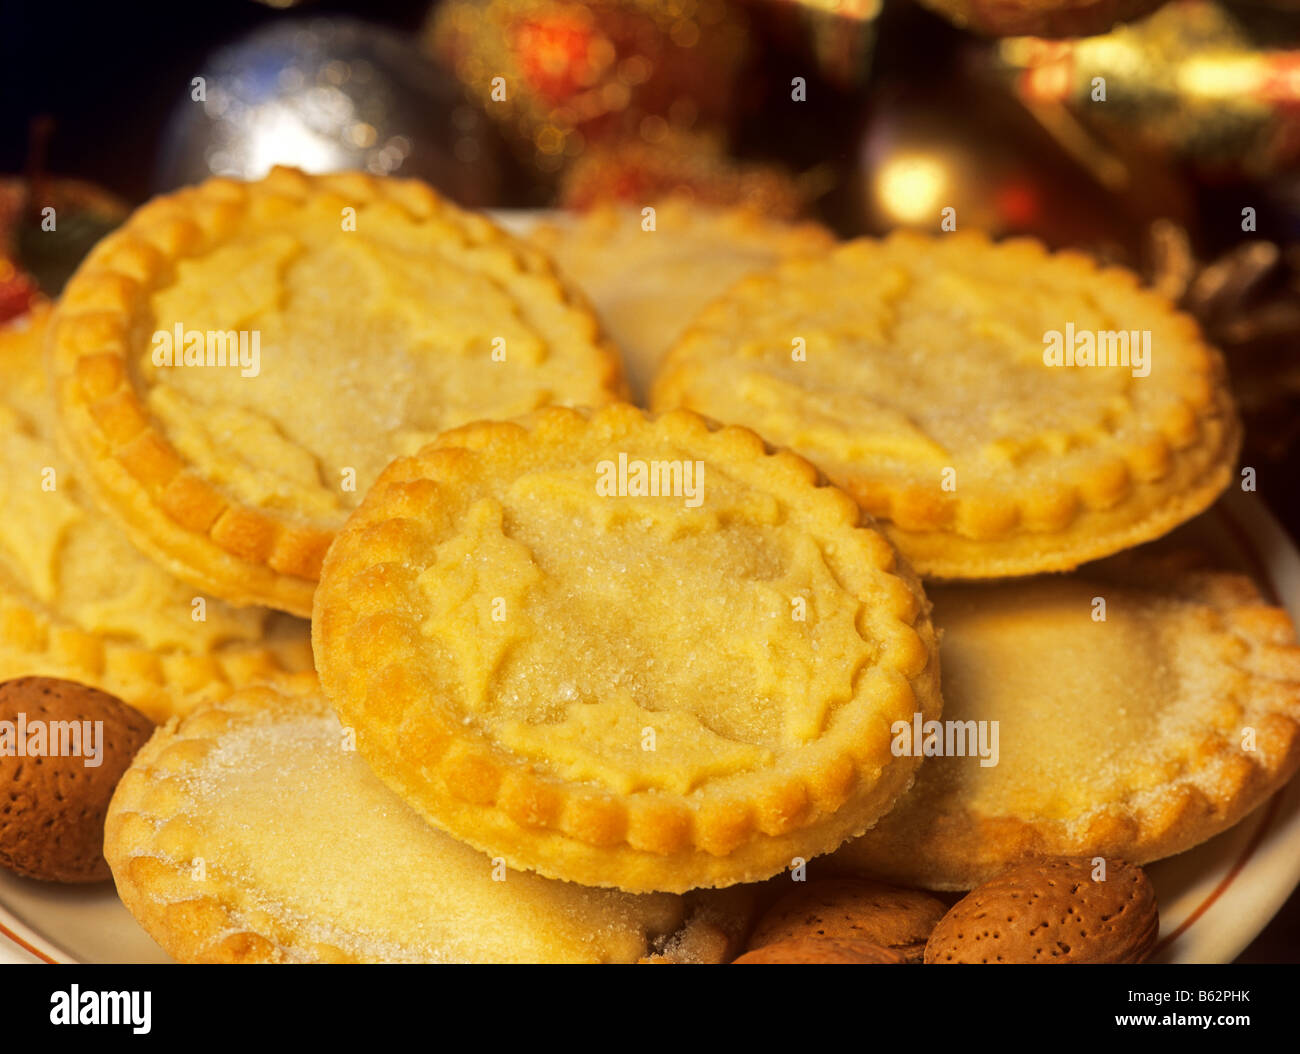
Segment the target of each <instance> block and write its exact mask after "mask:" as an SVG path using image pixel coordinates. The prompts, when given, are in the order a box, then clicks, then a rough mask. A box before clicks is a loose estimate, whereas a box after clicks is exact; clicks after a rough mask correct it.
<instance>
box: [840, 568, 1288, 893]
mask: <svg viewBox="0 0 1300 1054" xmlns="http://www.w3.org/2000/svg"><path fill="white" fill-rule="evenodd" d="M1185 562H1186V559H1185V554H1183V553H1177V552H1175V553H1171V554H1169V555H1168V556H1167V557H1164V558H1159V559H1156V560H1154V561H1152V562H1151V563H1150V564H1146V563H1145V562H1144V559H1143V557H1141V556H1133V557H1130V556H1128V554H1125V555H1123V556H1121V557H1118V558H1116V559H1115V560H1114V561H1112V562H1111V563H1112V566H1113V567H1114V569H1115V570H1114V571H1113V572H1112V573H1114V574H1115V575H1117V576H1118V575H1121V574H1122V575H1124V577H1123V578H1119V577H1117V578H1116V581H1121V582H1125V581H1127V582H1132V581H1134V580H1135V578H1136V579H1138V580H1139V581H1143V582H1145V583H1147V584H1152V585H1156V586H1161V585H1164V584H1165V582H1166V581H1167V579H1165V578H1163V577H1162V576H1164V575H1166V574H1177V575H1178V576H1179V579H1178V581H1179V585H1178V586H1177V587H1175V588H1177V590H1178V591H1179V593H1180V595H1182V596H1184V597H1186V598H1187V599H1190V600H1192V601H1199V602H1201V603H1204V604H1207V605H1208V606H1210V607H1211V608H1213V609H1214V610H1216V611H1217V612H1218V613H1219V615H1220V616H1221V618H1222V619H1223V622H1224V626H1225V627H1226V628H1223V629H1220V630H1219V631H1217V634H1216V635H1217V636H1218V637H1219V638H1221V640H1222V642H1223V644H1224V647H1222V648H1221V649H1220V653H1221V658H1222V662H1223V663H1224V664H1226V665H1229V666H1231V667H1233V668H1234V669H1235V670H1236V671H1238V672H1239V673H1241V674H1243V675H1244V676H1246V677H1247V678H1249V684H1250V690H1249V691H1248V692H1247V693H1245V694H1244V697H1241V696H1238V697H1234V699H1233V701H1234V702H1237V703H1238V704H1240V705H1241V706H1242V718H1241V721H1240V722H1239V724H1240V725H1241V726H1243V727H1253V728H1255V729H1256V732H1257V740H1256V750H1255V751H1254V752H1253V753H1251V752H1246V751H1242V750H1240V749H1239V748H1238V746H1237V745H1236V744H1237V741H1236V739H1234V738H1233V737H1231V736H1226V735H1215V736H1211V737H1207V738H1204V739H1202V740H1200V741H1198V743H1197V744H1196V747H1197V748H1198V749H1199V750H1201V751H1204V752H1207V753H1208V754H1209V755H1210V756H1209V757H1208V758H1206V759H1202V760H1201V761H1200V762H1199V763H1198V767H1197V768H1196V769H1195V770H1193V771H1192V772H1190V773H1187V774H1184V775H1183V776H1180V777H1179V778H1178V779H1177V780H1175V781H1173V782H1172V784H1163V785H1161V786H1160V787H1156V788H1151V789H1147V790H1143V791H1138V792H1135V793H1133V794H1131V795H1129V796H1128V797H1127V798H1126V799H1125V800H1123V801H1121V802H1110V803H1105V804H1103V805H1099V806H1095V807H1094V808H1092V809H1091V810H1088V811H1087V812H1085V813H1082V814H1080V816H1078V817H1075V818H1074V819H1073V820H1070V821H1065V820H1023V819H1021V818H1019V817H1016V816H988V815H985V814H983V813H979V812H976V811H974V810H971V809H956V810H953V811H952V812H950V813H947V814H944V815H942V817H941V819H942V820H943V830H942V831H941V832H935V831H929V832H927V833H926V834H925V835H913V834H911V833H907V832H905V833H903V834H902V835H899V834H897V833H896V832H895V831H894V830H893V828H892V827H889V826H885V827H883V828H882V827H880V826H878V827H876V828H875V829H874V830H872V831H870V832H868V833H867V834H866V835H865V836H864V837H863V838H862V839H860V840H858V841H855V842H854V843H851V844H849V845H846V846H845V847H844V849H843V850H842V851H841V852H840V853H838V854H836V856H835V857H832V858H831V859H829V860H828V861H826V863H827V865H828V867H829V868H830V869H832V870H836V871H838V870H848V871H850V872H862V871H865V872H867V873H869V874H871V875H874V876H877V877H879V878H882V879H885V880H887V881H894V882H900V883H906V884H913V885H917V886H920V887H922V888H926V889H934V890H953V891H955V890H966V889H973V888H975V887H976V886H978V885H980V884H981V883H983V882H986V881H988V880H989V879H991V878H993V877H995V876H996V875H997V874H998V873H999V872H1001V871H1003V870H1005V869H1006V868H1008V867H1010V866H1013V865H1015V864H1018V863H1020V862H1021V861H1023V860H1025V859H1027V858H1032V857H1078V856H1088V857H1091V856H1104V857H1107V858H1110V859H1114V858H1118V859H1123V860H1127V861H1130V862H1132V863H1135V864H1148V863H1151V862H1153V861H1155V860H1161V859H1164V858H1165V857H1168V856H1174V855H1175V854H1177V853H1181V852H1184V851H1186V850H1188V849H1191V848H1193V847H1194V846H1197V845H1199V844H1201V843H1202V842H1204V841H1207V840H1208V839H1210V838H1213V837H1214V836H1215V835H1217V834H1220V833H1222V832H1223V831H1226V830H1227V829H1228V828H1230V827H1232V826H1234V825H1236V824H1237V823H1238V822H1240V821H1241V820H1243V819H1244V818H1245V817H1246V816H1248V815H1249V814H1250V813H1251V812H1253V811H1254V810H1255V809H1257V808H1258V807H1259V806H1260V805H1261V804H1262V803H1263V802H1264V801H1266V800H1267V799H1268V797H1269V796H1270V795H1272V794H1273V793H1275V792H1276V791H1277V790H1279V789H1280V788H1281V787H1283V786H1284V785H1285V784H1286V783H1287V782H1288V781H1289V780H1290V779H1291V778H1292V776H1294V775H1295V773H1296V771H1297V770H1298V769H1300V642H1297V639H1296V631H1295V627H1294V626H1293V624H1292V622H1291V619H1290V617H1289V616H1288V615H1287V614H1286V612H1285V611H1283V610H1282V609H1280V608H1277V607H1274V606H1272V605H1270V604H1268V603H1267V602H1265V601H1264V599H1263V597H1262V596H1260V594H1259V591H1258V588H1257V587H1256V586H1255V584H1254V583H1253V582H1252V581H1251V580H1250V579H1249V578H1247V577H1246V576H1244V575H1240V574H1236V573H1231V572H1216V571H1185V570H1183V569H1182V565H1183V564H1185ZM1233 594H1235V595H1236V598H1237V599H1236V600H1235V601H1234V600H1233V599H1232V597H1233ZM1233 642H1235V643H1243V642H1244V643H1246V644H1247V645H1248V648H1249V650H1248V654H1249V655H1254V654H1255V652H1256V649H1261V650H1262V649H1267V650H1268V651H1269V653H1270V658H1271V661H1272V662H1273V664H1274V665H1276V666H1278V667H1280V668H1282V670H1283V673H1282V674H1281V675H1280V676H1274V675H1269V674H1264V673H1261V672H1259V671H1256V670H1254V669H1252V668H1251V667H1249V666H1247V665H1245V664H1244V662H1243V660H1242V658H1241V657H1240V655H1239V649H1238V648H1236V647H1231V646H1228V645H1230V644H1231V643H1233ZM1288 668H1289V669H1291V670H1293V671H1295V672H1294V673H1286V672H1285V671H1286V669H1288ZM1261 699H1263V700H1267V701H1266V702H1260V701H1259V700H1261ZM1279 704H1282V705H1283V706H1284V709H1278V708H1277V707H1278V706H1279ZM1171 787H1172V788H1173V793H1172V794H1171V793H1170V788H1171ZM898 815H899V816H901V815H904V813H901V812H900V813H899V814H898ZM895 819H897V816H896V817H895ZM1078 824H1086V829H1085V830H1084V831H1082V832H1081V833H1080V832H1077V831H1075V830H1072V829H1071V828H1072V826H1073V825H1078Z"/></svg>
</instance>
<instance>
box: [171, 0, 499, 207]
mask: <svg viewBox="0 0 1300 1054" xmlns="http://www.w3.org/2000/svg"><path fill="white" fill-rule="evenodd" d="M500 147H501V144H500V140H499V136H498V135H497V133H496V130H495V129H493V128H492V127H491V124H490V122H488V121H487V120H485V119H484V117H483V116H482V114H481V113H479V112H478V111H477V110H476V109H475V108H474V107H473V106H469V105H467V104H466V103H465V101H464V100H463V99H462V97H461V92H460V86H459V84H457V82H456V80H455V79H454V78H453V77H451V76H450V75H449V74H447V73H446V72H444V71H442V70H440V69H438V67H437V66H435V65H434V64H433V63H432V62H430V61H429V60H428V59H427V58H426V57H425V56H424V55H423V54H421V52H420V51H419V49H418V48H417V47H416V46H415V45H414V44H413V43H412V42H411V41H409V40H408V39H407V37H405V36H403V35H402V34H399V33H396V32H393V31H391V30H388V29H383V28H379V27H376V26H372V25H367V24H366V23H364V22H359V21H356V20H353V19H348V18H320V17H314V18H294V19H288V20H285V21H277V22H274V23H272V24H270V25H268V26H265V27H263V28H260V29H257V30H255V31H254V32H252V33H250V34H248V35H247V36H245V37H243V38H242V39H240V40H237V41H236V42H235V43H233V44H230V45H229V46H227V47H224V48H222V49H221V50H219V51H217V52H215V53H214V54H213V55H212V56H211V57H210V58H209V59H208V60H207V61H206V62H205V63H204V64H203V66H202V68H201V69H200V70H199V71H198V73H197V74H196V76H195V77H194V78H193V79H192V80H191V81H190V83H188V84H186V85H184V86H183V95H182V97H181V99H180V100H179V101H178V102H177V104H176V107H175V110H174V111H173V115H172V118H171V121H170V123H169V125H168V128H167V131H166V133H165V135H164V138H163V147H162V151H161V156H160V158H159V164H158V169H157V179H156V183H157V187H158V189H159V190H168V189H171V188H173V187H176V186H180V185H183V184H188V183H196V182H199V181H200V180H203V179H206V178H207V177H209V176H213V175H226V176H234V177H237V178H240V179H257V178H259V177H261V176H263V175H265V174H266V173H267V172H268V171H269V170H270V169H271V167H272V166H273V165H277V164H287V165H295V166H297V167H299V168H302V169H305V170H306V171H308V172H327V171H334V170H338V169H360V170H362V171H366V172H371V173H374V174H376V175H385V176H386V175H393V176H414V177H418V178H420V179H423V180H425V181H427V182H429V183H431V184H433V185H434V186H435V187H437V188H438V189H439V190H441V191H442V192H444V193H445V194H447V195H448V196H449V197H451V198H453V199H455V200H457V201H459V202H461V203H463V204H466V205H487V204H493V203H495V201H496V198H497V193H498V190H499V187H500V183H501V180H502V172H501V164H500V161H501V148H500Z"/></svg>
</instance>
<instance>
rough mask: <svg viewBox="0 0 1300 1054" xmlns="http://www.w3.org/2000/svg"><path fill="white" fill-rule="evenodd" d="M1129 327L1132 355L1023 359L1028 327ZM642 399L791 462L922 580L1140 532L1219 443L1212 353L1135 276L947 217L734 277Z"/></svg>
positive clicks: (1184, 491) (1139, 536)
mask: <svg viewBox="0 0 1300 1054" xmlns="http://www.w3.org/2000/svg"><path fill="white" fill-rule="evenodd" d="M1070 327H1073V329H1071V328H1070ZM1134 332H1135V333H1137V334H1138V337H1137V340H1138V342H1139V343H1141V342H1142V341H1143V339H1144V338H1143V337H1142V334H1143V333H1144V332H1147V333H1150V342H1151V349H1150V355H1149V358H1148V359H1147V360H1146V364H1145V366H1144V367H1143V366H1136V364H1133V363H1132V362H1131V361H1130V363H1129V364H1126V365H1105V366H1084V365H1078V366H1053V365H1049V364H1048V363H1047V362H1046V361H1045V357H1044V353H1045V350H1046V349H1047V347H1048V335H1049V334H1050V333H1056V334H1057V335H1058V336H1059V338H1060V340H1061V341H1064V340H1065V339H1066V335H1067V334H1073V337H1074V339H1075V340H1084V339H1090V340H1093V342H1094V347H1097V346H1100V344H1101V342H1103V341H1104V342H1105V345H1106V348H1107V349H1108V354H1109V349H1110V348H1112V347H1113V348H1115V349H1116V351H1117V352H1118V350H1119V348H1120V345H1119V343H1118V340H1119V338H1118V336H1116V337H1115V340H1116V343H1115V344H1114V345H1112V344H1111V343H1110V337H1109V336H1105V335H1107V334H1116V335H1117V334H1121V333H1122V334H1124V335H1125V336H1124V340H1125V341H1126V342H1127V341H1129V340H1130V338H1129V336H1128V334H1130V333H1134ZM1085 333H1087V334H1089V337H1087V338H1084V336H1083V334H1085ZM1099 334H1100V335H1102V336H1099ZM798 342H802V350H803V354H804V358H803V359H798V358H796V356H797V355H798V354H799V352H800V348H799V343H798ZM1125 347H1127V344H1125ZM1135 368H1136V369H1137V371H1138V374H1139V375H1137V376H1135V375H1134V369H1135ZM1143 368H1147V369H1149V374H1147V375H1145V376H1143V375H1141V370H1142V369H1143ZM651 403H652V406H653V407H654V408H655V409H657V410H664V409H668V408H670V407H674V406H684V407H687V408H689V409H693V410H697V411H699V412H700V413H706V414H709V415H710V416H713V417H717V418H720V419H722V420H727V421H734V422H736V423H739V424H743V425H746V426H747V427H750V428H753V429H755V430H756V431H757V432H759V433H760V434H761V435H763V436H765V437H766V438H767V439H768V440H770V441H771V442H774V443H778V444H781V445H785V446H789V447H790V448H791V449H794V450H797V451H799V452H800V453H802V454H804V455H805V456H807V457H809V458H811V459H812V460H813V461H815V462H816V463H817V464H818V465H819V466H820V467H821V468H822V469H823V471H825V472H826V474H827V475H828V476H829V477H830V478H831V480H832V481H833V482H835V483H837V484H838V485H839V486H841V487H843V488H844V489H845V490H847V491H848V492H849V493H850V494H852V495H853V496H854V497H855V498H856V499H857V500H858V501H859V502H860V503H861V504H862V506H863V507H864V508H865V509H866V510H867V511H868V512H870V513H871V514H872V515H873V516H875V517H876V518H877V519H879V520H881V521H882V525H883V527H884V529H885V530H886V532H887V533H888V534H889V536H890V538H891V539H892V540H893V541H894V543H895V544H896V545H897V546H898V548H899V550H900V551H901V552H902V553H903V554H904V555H905V556H907V557H908V559H909V560H910V561H911V563H912V565H913V566H914V567H915V568H916V569H917V571H918V573H920V574H921V575H922V576H923V577H933V578H956V579H961V578H998V577H1007V576H1013V575H1023V574H1031V573H1036V572H1040V571H1063V570H1070V569H1073V568H1074V567H1076V566H1078V565H1079V564H1081V563H1083V562H1085V561H1088V560H1092V559H1096V558H1099V557H1103V556H1108V555H1110V554H1112V553H1115V552H1118V551H1120V550H1122V549H1124V548H1128V547H1131V546H1133V545H1136V544H1138V543H1140V542H1143V541H1148V540H1150V539H1152V538H1155V537H1158V536H1159V535H1161V534H1163V533H1165V532H1167V531H1169V530H1170V529H1172V528H1173V527H1175V526H1176V525H1177V524H1179V523H1182V522H1183V521H1185V520H1187V519H1190V518H1191V517H1192V516H1195V515H1196V514H1197V513H1199V512H1201V511H1202V510H1204V509H1205V508H1206V507H1207V506H1208V505H1209V504H1210V503H1211V502H1213V500H1214V499H1215V497H1217V495H1218V494H1219V493H1221V492H1222V490H1223V489H1224V488H1225V487H1226V486H1227V485H1228V483H1229V482H1230V480H1231V479H1232V470H1233V465H1234V464H1235V460H1236V456H1237V451H1238V449H1239V447H1240V443H1241V429H1240V424H1239V422H1238V419H1237V416H1236V411H1235V408H1234V406H1233V403H1232V399H1231V396H1230V395H1229V393H1228V390H1227V387H1226V383H1225V378H1224V368H1223V362H1222V358H1221V356H1220V355H1219V354H1218V353H1217V352H1216V351H1214V350H1213V349H1212V348H1210V347H1208V346H1207V345H1205V344H1204V343H1203V342H1202V341H1201V338H1200V334H1199V331H1198V329H1197V327H1196V323H1195V322H1194V321H1193V320H1192V319H1191V318H1190V317H1188V316H1185V315H1182V314H1179V313H1178V312H1176V311H1175V310H1174V309H1173V308H1172V307H1171V306H1170V305H1169V304H1168V303H1166V302H1165V301H1164V300H1162V299H1161V298H1159V297H1157V296H1156V295H1155V294H1153V293H1150V292H1148V291H1145V290H1143V289H1141V288H1139V287H1138V284H1137V278H1136V276H1134V275H1132V274H1131V273H1129V272H1127V271H1123V270H1120V269H1118V268H1101V267H1098V266H1097V265H1096V264H1095V263H1094V262H1093V261H1091V260H1090V259H1089V258H1087V257H1085V256H1083V255H1081V254H1078V253H1070V252H1061V253H1054V254H1049V253H1048V252H1046V251H1045V250H1044V249H1043V247H1042V246H1041V245H1039V244H1038V243H1036V242H1032V241H1029V240H1023V239H1022V240H1013V241H1007V242H1003V243H1001V244H997V245H994V244H992V243H991V242H989V240H988V239H987V238H985V237H984V236H982V235H977V234H964V233H959V234H948V235H941V236H937V237H926V236H923V235H919V234H913V233H899V234H894V235H892V236H890V237H889V238H887V239H885V240H883V241H873V240H870V239H862V240H859V241H856V242H851V243H848V244H845V245H844V246H842V247H841V248H839V249H837V250H835V251H834V252H833V253H830V254H828V255H827V256H825V257H823V258H821V259H820V260H816V261H807V260H803V261H796V262H794V263H790V264H786V265H784V266H782V267H781V268H778V269H776V270H774V271H772V272H770V273H768V274H765V275H760V276H755V277H751V278H748V279H745V280H744V281H743V282H741V283H740V284H738V285H737V286H736V287H734V288H733V289H732V291H731V292H730V293H728V294H727V295H726V296H725V297H723V298H722V299H720V300H719V301H717V302H715V303H714V304H713V305H712V306H710V307H709V308H708V309H706V310H705V311H704V312H703V313H702V314H701V315H700V316H699V317H698V318H697V319H696V321H695V323H694V324H693V325H692V327H691V329H690V330H689V331H688V332H687V334H686V335H685V336H684V337H683V338H682V340H681V342H680V343H679V344H678V345H677V347H676V348H674V349H673V351H672V352H671V353H670V354H669V356H668V358H667V360H666V362H665V363H664V367H663V370H662V371H661V373H660V375H659V377H658V379H657V380H656V382H655V387H654V392H653V396H652V400H651Z"/></svg>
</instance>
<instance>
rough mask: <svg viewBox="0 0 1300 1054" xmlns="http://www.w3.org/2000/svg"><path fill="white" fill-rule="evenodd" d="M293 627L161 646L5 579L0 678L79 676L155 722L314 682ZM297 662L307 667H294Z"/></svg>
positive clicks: (306, 643) (276, 622) (277, 618)
mask: <svg viewBox="0 0 1300 1054" xmlns="http://www.w3.org/2000/svg"><path fill="white" fill-rule="evenodd" d="M50 313H51V309H50V308H48V307H41V308H39V309H37V310H36V311H34V312H33V313H32V315H31V317H30V318H29V319H28V324H29V325H30V326H31V327H33V328H36V327H41V326H45V325H48V321H49V316H50ZM37 336H38V337H39V334H37ZM14 350H15V351H16V350H17V348H16V347H15V348H14ZM82 482H83V480H82V479H80V478H79V479H78V483H82ZM141 559H142V560H144V559H147V558H146V557H144V556H142V557H141ZM2 578H3V576H0V579H2ZM55 614H57V612H55ZM293 632H294V627H293V626H292V624H291V623H290V621H289V617H288V616H286V615H284V614H280V613H276V612H271V613H269V618H268V625H267V632H266V633H265V634H264V635H263V637H262V639H261V640H258V641H238V642H233V641H232V642H226V643H223V644H219V645H217V646H216V647H215V648H214V649H213V650H211V651H207V652H185V651H178V650H175V649H167V650H164V651H157V650H155V649H152V648H148V647H145V646H144V645H143V644H141V643H139V642H138V641H130V640H124V639H122V638H120V637H117V636H113V637H103V636H101V635H99V634H95V633H89V632H86V631H85V630H83V629H81V628H80V627H78V626H75V625H73V624H71V623H64V622H60V621H59V620H58V619H56V618H53V617H51V613H50V612H48V611H46V610H42V608H41V607H40V606H37V605H33V604H31V603H28V602H27V601H26V600H24V599H23V597H22V596H21V595H18V594H16V593H10V592H8V591H7V590H6V589H5V587H4V584H3V581H0V679H4V678H7V677H18V676H25V675H29V674H40V675H43V676H50V677H60V678H65V679H68V680H74V681H79V682H81V683H83V684H88V685H91V686H92V687H95V688H99V689H100V690H101V691H106V692H108V693H110V694H112V695H116V696H120V697H121V698H122V699H124V700H125V701H126V702H128V703H130V704H131V705H132V706H133V707H135V708H136V709H137V710H140V711H141V712H142V713H144V714H145V715H146V716H148V717H149V718H150V719H151V720H153V721H155V722H161V721H165V720H167V719H168V718H169V717H172V716H174V715H176V714H181V713H185V712H188V711H189V710H190V709H192V708H193V707H194V706H195V705H197V704H198V702H200V701H202V700H205V699H211V698H220V697H221V696H224V695H228V694H229V693H230V692H232V691H234V690H235V689H236V688H238V687H240V686H241V685H244V684H249V683H253V682H257V681H265V682H267V683H270V684H275V685H278V686H280V687H282V688H283V689H284V690H286V691H289V692H298V691H304V690H308V689H310V688H311V687H314V686H315V684H316V675H315V673H314V671H313V670H312V668H311V641H310V636H309V631H308V627H307V626H306V625H305V624H303V625H302V626H301V633H302V636H301V639H299V640H297V641H295V640H293V639H292V634H293ZM293 651H298V652H299V653H300V655H299V658H300V659H301V660H302V662H301V664H298V663H292V662H291V661H290V659H291V655H290V653H291V652H293ZM296 665H301V667H302V668H301V669H294V668H293V667H294V666H296Z"/></svg>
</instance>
